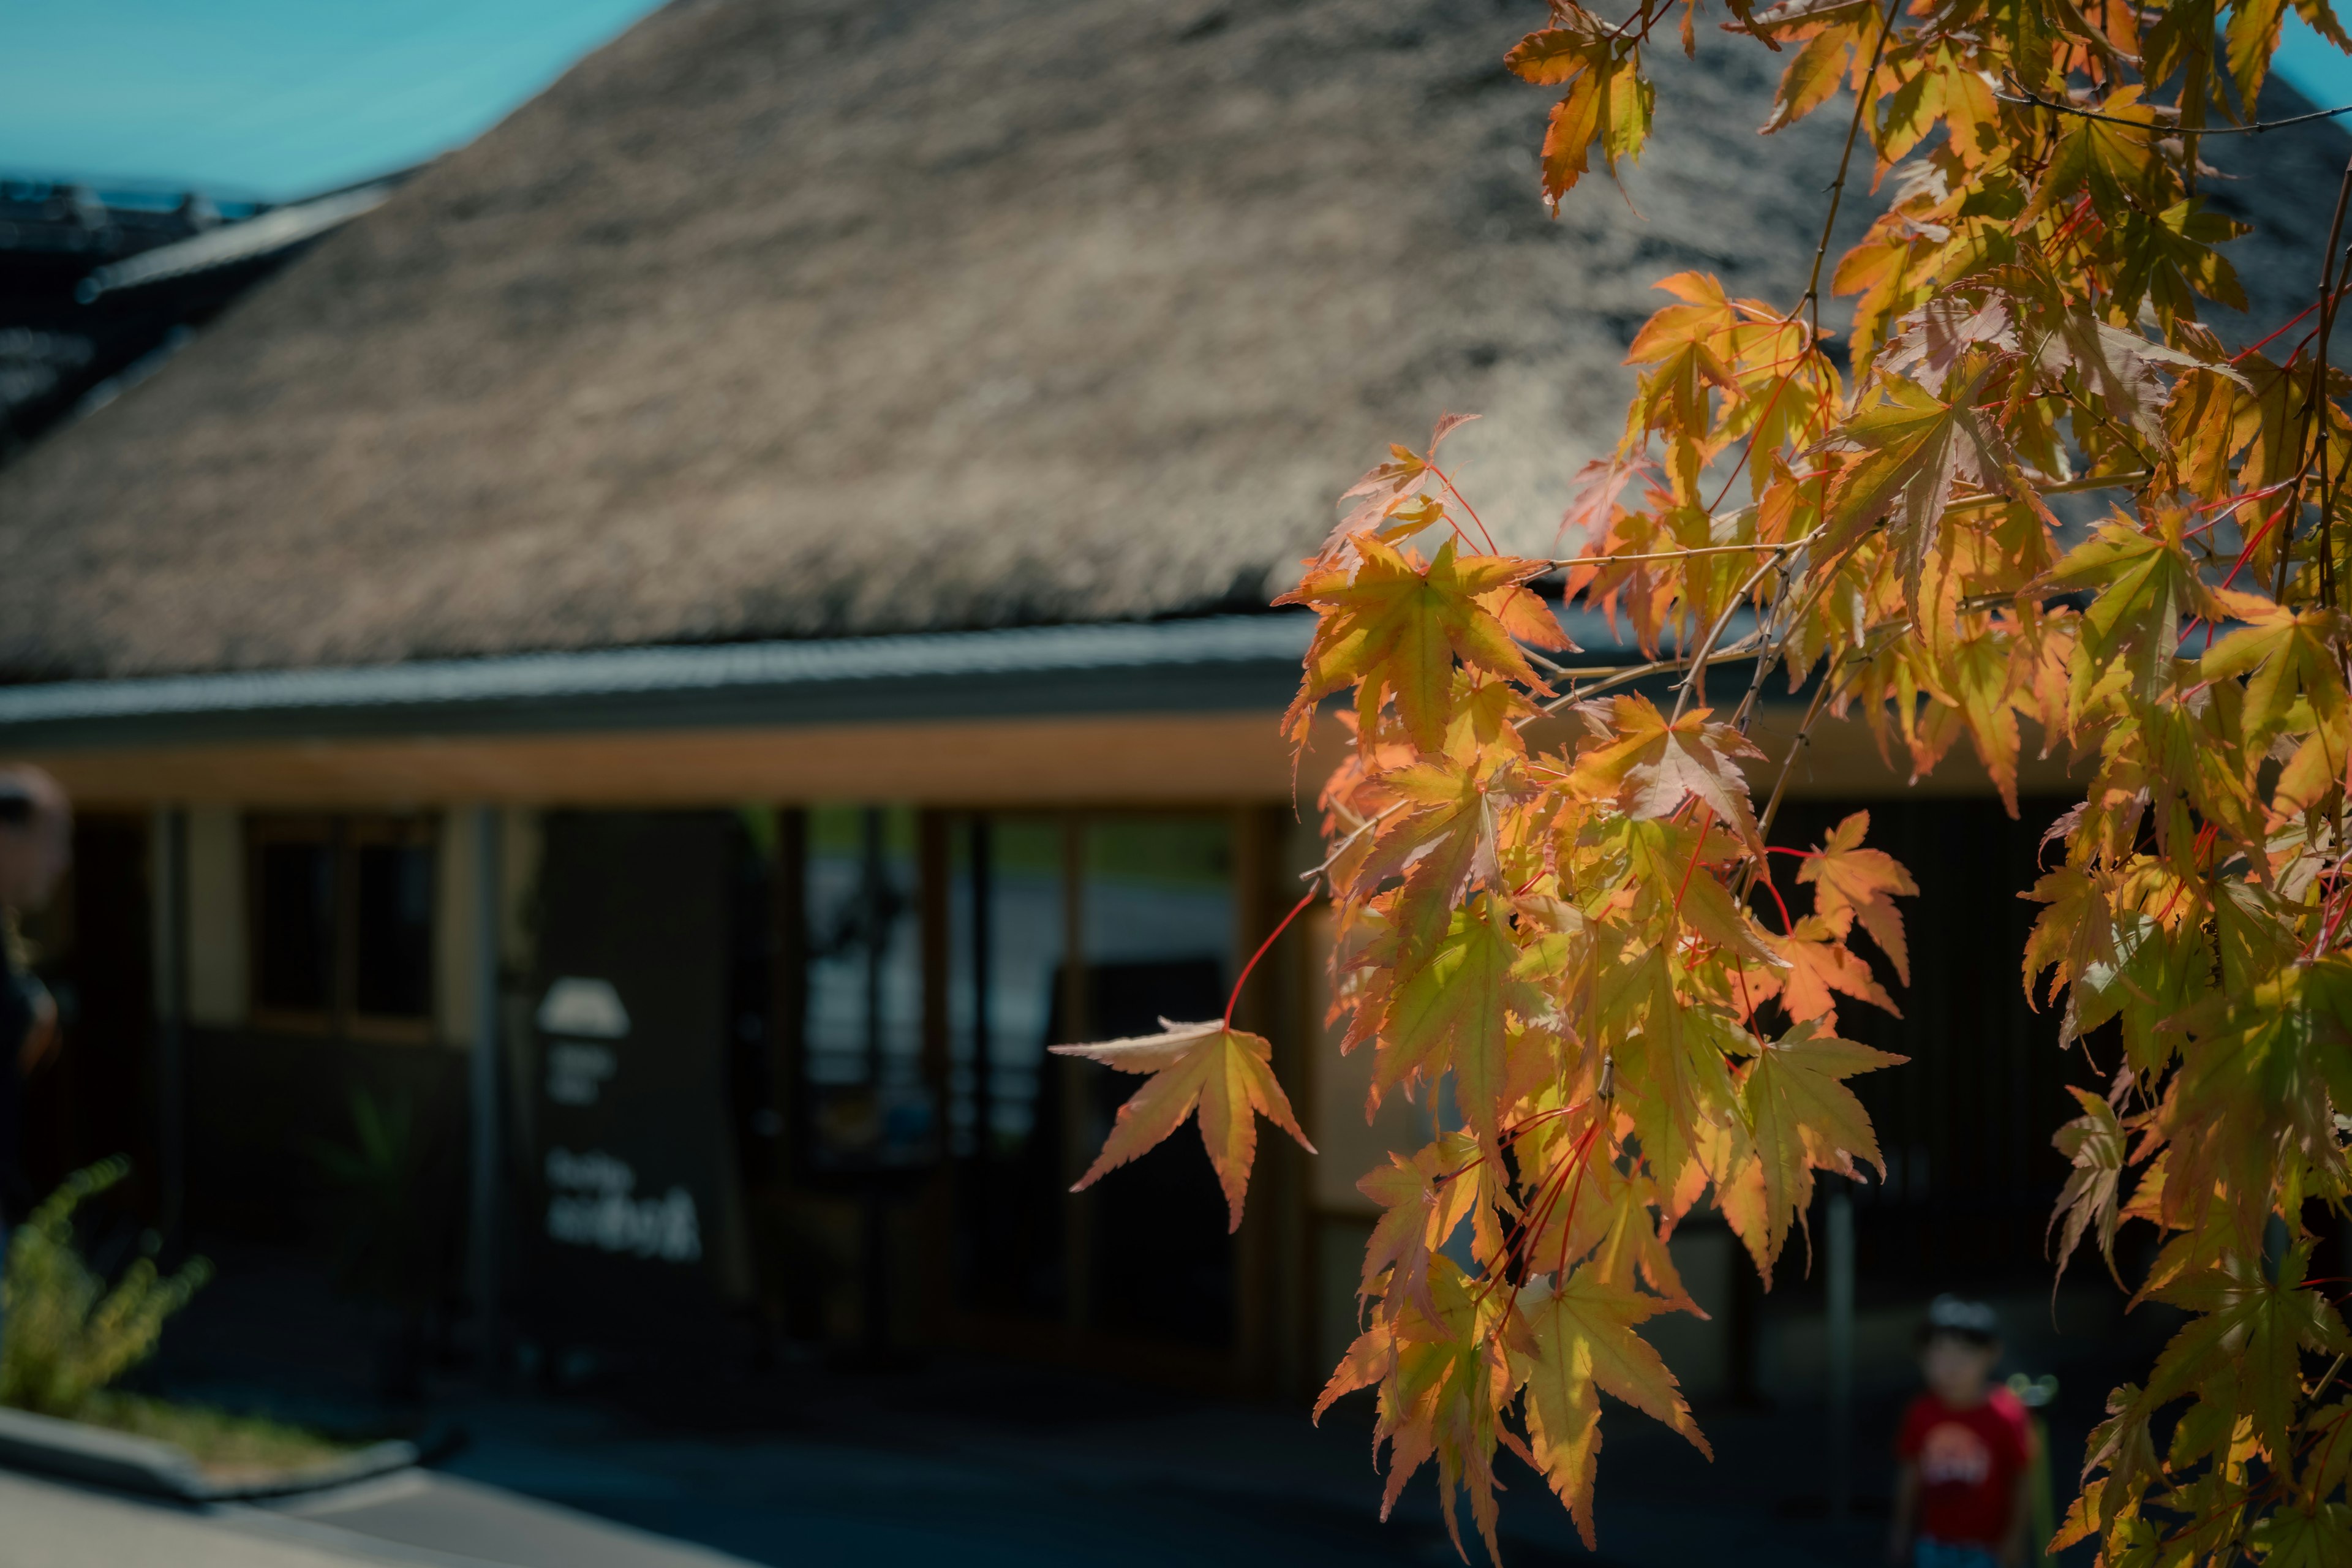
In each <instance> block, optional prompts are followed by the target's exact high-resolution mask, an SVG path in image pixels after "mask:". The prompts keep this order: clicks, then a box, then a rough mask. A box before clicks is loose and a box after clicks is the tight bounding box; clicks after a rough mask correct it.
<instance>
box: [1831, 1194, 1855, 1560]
mask: <svg viewBox="0 0 2352 1568" xmlns="http://www.w3.org/2000/svg"><path fill="white" fill-rule="evenodd" d="M1828 1229H1829V1247H1828V1252H1829V1279H1828V1281H1827V1283H1828V1286H1829V1346H1828V1349H1829V1385H1830V1386H1829V1395H1830V1434H1829V1436H1830V1452H1829V1461H1830V1516H1831V1517H1832V1519H1844V1518H1845V1517H1847V1515H1848V1514H1850V1513H1851V1512H1852V1511H1853V1194H1852V1193H1850V1192H1848V1191H1847V1190H1846V1184H1845V1183H1843V1181H1840V1180H1839V1179H1838V1178H1836V1177H1834V1176H1832V1177H1831V1178H1830V1194H1829V1226H1828Z"/></svg>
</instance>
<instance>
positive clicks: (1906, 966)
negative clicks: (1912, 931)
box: [1797, 811, 1919, 985]
mask: <svg viewBox="0 0 2352 1568" xmlns="http://www.w3.org/2000/svg"><path fill="white" fill-rule="evenodd" d="M1869 831H1870V813H1868V812H1866V811H1857V812H1855V813H1854V814H1853V816H1849V817H1847V818H1846V819H1845V820H1844V821H1843V822H1841V823H1839V824H1838V825H1837V826H1835V827H1834V828H1832V829H1831V830H1830V835H1829V837H1827V838H1825V839H1823V840H1822V846H1821V847H1820V848H1818V849H1816V850H1814V851H1813V853H1812V854H1811V856H1810V857H1808V858H1806V860H1805V863H1804V865H1803V867H1802V868H1800V869H1799V870H1798V872H1797V880H1798V881H1800V882H1810V883H1811V884H1812V886H1813V910H1814V912H1815V913H1817V914H1819V915H1820V916H1821V917H1822V919H1824V920H1826V921H1829V922H1830V923H1831V924H1832V926H1835V927H1837V928H1839V929H1840V930H1843V929H1845V928H1846V926H1847V925H1848V924H1849V923H1850V922H1851V921H1854V920H1857V919H1858V920H1860V921H1862V927H1863V929H1864V931H1868V932H1869V933H1870V936H1871V940H1872V941H1874V942H1877V943H1878V947H1879V951H1880V952H1884V953H1885V954H1886V956H1887V959H1888V961H1889V962H1891V963H1893V964H1894V965H1895V973H1896V974H1897V975H1899V976H1900V977H1901V978H1902V981H1903V984H1906V985H1908V984H1911V955H1910V950H1909V949H1908V948H1906V946H1905V945H1904V942H1903V911H1902V910H1898V909H1896V908H1895V894H1897V893H1904V894H1916V893H1917V892H1918V891H1919V884H1918V883H1916V882H1915V881H1913V880H1912V879H1911V873H1910V872H1908V871H1906V870H1905V869H1904V868H1902V866H1901V865H1900V864H1898V863H1897V862H1896V861H1895V857H1894V856H1892V855H1889V854H1887V853H1886V852H1885V850H1883V849H1865V848H1864V847H1862V838H1863V835H1864V834H1865V833H1867V832H1869Z"/></svg>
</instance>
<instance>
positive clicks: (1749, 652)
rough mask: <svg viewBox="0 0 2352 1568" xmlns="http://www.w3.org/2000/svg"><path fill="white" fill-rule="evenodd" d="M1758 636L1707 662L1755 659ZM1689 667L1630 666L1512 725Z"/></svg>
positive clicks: (1673, 662) (1680, 663)
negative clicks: (1640, 681)
mask: <svg viewBox="0 0 2352 1568" xmlns="http://www.w3.org/2000/svg"><path fill="white" fill-rule="evenodd" d="M1755 654H1756V646H1755V639H1754V638H1753V637H1741V638H1740V639H1739V640H1738V642H1736V643H1733V644H1732V645H1731V646H1730V647H1720V648H1717V649H1716V650H1715V651H1714V652H1713V653H1711V654H1709V655H1707V656H1706V662H1707V663H1709V664H1730V663H1733V662H1735V661H1737V660H1739V659H1743V658H1754V657H1755ZM1685 668H1689V663H1688V661H1687V660H1685V659H1682V658H1658V659H1652V660H1651V661H1650V662H1649V663H1647V664H1636V665H1632V666H1629V667H1628V668H1624V669H1621V670H1619V671H1618V672H1617V673H1616V675H1615V676H1613V677H1612V678H1611V679H1607V680H1604V681H1601V683H1600V684H1599V685H1597V686H1584V687H1579V688H1578V689H1576V690H1574V691H1563V692H1561V693H1560V694H1559V696H1558V697H1555V698H1553V699H1552V700H1550V701H1549V702H1547V703H1545V704H1544V705H1543V706H1542V707H1540V708H1538V709H1537V710H1535V712H1533V713H1531V714H1528V715H1527V716H1526V717H1524V718H1521V719H1516V720H1514V721H1512V727H1513V728H1515V729H1525V728H1527V726H1528V725H1529V724H1530V723H1533V722H1534V721H1536V720H1537V719H1539V718H1542V717H1543V716H1545V715H1546V714H1550V713H1557V712H1559V710H1561V709H1563V708H1565V707H1567V706H1569V705H1570V703H1572V702H1590V701H1591V700H1592V699H1594V698H1596V697H1598V696H1600V695H1601V693H1602V692H1605V691H1614V690H1616V689H1618V688H1619V687H1621V686H1631V685H1633V683H1634V682H1635V681H1637V680H1646V679H1649V678H1650V677H1651V676H1653V675H1664V674H1666V673H1668V672H1669V671H1672V670H1678V669H1685Z"/></svg>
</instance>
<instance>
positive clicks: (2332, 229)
mask: <svg viewBox="0 0 2352 1568" xmlns="http://www.w3.org/2000/svg"><path fill="white" fill-rule="evenodd" d="M2347 200H2352V159H2347V160H2346V161H2345V164H2344V177H2343V179H2341V180H2340V181H2338V182H2337V183H2336V216H2334V217H2333V218H2331V219H2330V220H2329V221H2328V225H2327V248H2326V250H2325V251H2323V252H2322V253H2321V255H2320V261H2319V299H2320V310H2319V334H2318V335H2319V342H2318V344H2317V346H2316V348H2315V351H2314V353H2313V355H2312V369H2311V393H2310V395H2309V396H2308V397H2306V398H2305V400H2304V405H2303V427H2302V429H2301V430H2299V431H2297V432H2296V435H2295V444H2296V445H2297V446H2301V445H2302V444H2303V441H2304V440H2305V438H2306V437H2308V436H2309V435H2310V434H2311V428H2312V426H2313V424H2314V423H2315V422H2316V423H2317V425H2318V426H2319V439H2318V441H2317V442H2316V443H2315V444H2314V446H2313V447H2312V450H2311V451H2310V453H2309V454H2307V455H2306V456H2305V458H2304V459H2303V464H2302V467H2301V468H2300V469H2299V470H2298V471H2297V472H2296V474H2295V484H2294V497H2293V499H2292V500H2291V501H2290V503H2289V504H2290V510H2289V511H2288V513H2287V519H2286V528H2285V530H2284V531H2282V532H2281V533H2280V534H2279V547H2278V548H2279V559H2278V570H2277V571H2276V573H2275V574H2273V581H2272V586H2271V597H2272V598H2273V600H2275V601H2277V602H2279V603H2281V604H2284V603H2285V602H2286V573H2287V563H2288V561H2289V558H2290V557H2292V556H2293V555H2294V520H2295V517H2296V516H2297V515H2298V514H2300V513H2301V512H2302V510H2303V477H2304V475H2305V474H2306V473H2308V472H2310V470H2311V466H2312V464H2313V463H2315V462H2317V463H2320V464H2321V465H2323V467H2322V468H2321V471H2320V484H2321V487H2322V489H2323V490H2324V489H2325V488H2326V482H2327V475H2326V468H2325V466H2324V465H2325V464H2326V456H2325V454H2326V450H2327V421H2326V419H2325V418H2324V417H2322V418H2319V419H2317V420H2316V421H2315V420H2314V415H2315V413H2316V411H2317V410H2318V409H2320V408H2323V407H2325V406H2326V402H2325V399H2326V394H2327V337H2328V333H2329V332H2330V331H2333V330H2334V328H2335V326H2336V300H2335V298H2334V294H2335V289H2336V244H2337V242H2338V241H2340V240H2342V239H2343V237H2344V207H2345V204H2346V202H2347ZM2321 527H2322V528H2323V529H2325V528H2326V519H2325V518H2322V520H2321ZM2326 543H2327V536H2326V533H2325V532H2323V533H2322V534H2321V535H2320V552H2319V556H2320V560H2321V563H2322V567H2321V572H2322V576H2323V579H2324V577H2325V574H2326V565H2325V563H2326V559H2327V550H2326Z"/></svg>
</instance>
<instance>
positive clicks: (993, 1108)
mask: <svg viewBox="0 0 2352 1568" xmlns="http://www.w3.org/2000/svg"><path fill="white" fill-rule="evenodd" d="M1068 839H1069V830H1068V828H1067V827H1066V826H1065V824H1064V823H1063V822H1062V821H1061V820H1059V819H1056V818H1053V817H1040V816H974V817H970V818H966V819H963V820H961V821H960V822H959V823H958V824H957V825H956V829H955V832H954V835H953V837H952V838H951V840H950V861H951V875H952V878H953V883H952V886H951V888H950V896H949V899H948V928H949V941H950V949H949V952H950V958H949V964H948V1006H949V1019H950V1030H949V1062H950V1067H949V1081H948V1087H949V1099H948V1110H949V1124H950V1148H951V1151H952V1152H953V1153H954V1154H955V1155H956V1184H955V1192H956V1215H957V1223H956V1258H955V1267H956V1278H957V1285H958V1289H959V1293H960V1295H961V1299H962V1300H963V1301H964V1302H965V1303H966V1304H968V1305H971V1306H974V1307H978V1308H981V1309H982V1310H989V1311H997V1312H1018V1313H1023V1314H1027V1315H1031V1316H1036V1317H1045V1318H1058V1317H1059V1316H1060V1315H1061V1314H1062V1312H1063V1310H1064V1293H1063V1273H1062V1268H1063V1251H1064V1245H1063V1228H1062V1218H1063V1211H1064V1208H1065V1206H1066V1197H1065V1195H1064V1189H1065V1188H1066V1187H1067V1186H1068V1185H1069V1184H1070V1177H1069V1175H1068V1174H1067V1173H1066V1170H1065V1165H1066V1159H1065V1151H1064V1148H1063V1140H1062V1119H1061V1110H1060V1108H1061V1099H1060V1096H1059V1093H1058V1089H1059V1086H1060V1084H1061V1082H1062V1074H1063V1068H1064V1066H1065V1064H1063V1063H1060V1062H1058V1061H1057V1060H1055V1058H1050V1057H1048V1056H1047V1055H1046V1054H1045V1047H1046V1046H1047V1045H1048V1044H1051V1043H1053V1042H1054V1041H1055V1040H1057V1039H1061V1038H1066V1037H1065V1036H1061V1035H1058V1034H1056V1033H1055V1030H1056V1029H1057V1028H1058V1026H1059V1023H1060V1018H1061V1011H1062V1009H1061V1003H1060V997H1061V993H1062V986H1063V969H1062V962H1063V949H1064V938H1065V936H1066V922H1065V920H1064V913H1063V889H1064V887H1065V885H1066V878H1065V876H1064V871H1063V867H1064V847H1065V845H1066V843H1067V842H1068Z"/></svg>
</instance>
